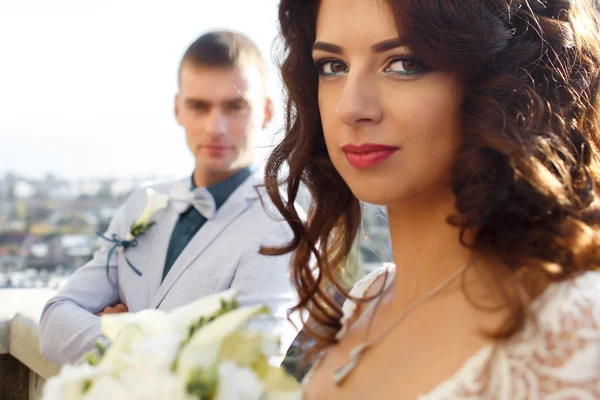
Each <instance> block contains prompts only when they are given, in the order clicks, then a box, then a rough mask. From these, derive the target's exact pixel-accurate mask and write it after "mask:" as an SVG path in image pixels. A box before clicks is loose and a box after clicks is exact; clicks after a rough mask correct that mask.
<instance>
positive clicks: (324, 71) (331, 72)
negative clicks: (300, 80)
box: [315, 58, 348, 77]
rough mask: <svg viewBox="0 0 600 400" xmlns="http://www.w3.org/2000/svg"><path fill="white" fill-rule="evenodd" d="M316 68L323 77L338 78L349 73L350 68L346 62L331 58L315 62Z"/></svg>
mask: <svg viewBox="0 0 600 400" xmlns="http://www.w3.org/2000/svg"><path fill="white" fill-rule="evenodd" d="M315 66H316V67H317V72H318V73H319V75H320V76H321V77H329V76H336V75H340V74H343V73H344V72H348V66H347V65H346V64H345V63H344V62H342V61H340V60H336V59H331V58H324V59H321V60H315Z"/></svg>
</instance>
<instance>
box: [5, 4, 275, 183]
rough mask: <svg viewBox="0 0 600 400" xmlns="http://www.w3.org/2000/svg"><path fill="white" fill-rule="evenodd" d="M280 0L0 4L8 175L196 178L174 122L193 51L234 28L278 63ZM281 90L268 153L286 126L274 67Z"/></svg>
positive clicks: (272, 88)
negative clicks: (185, 58) (209, 36)
mask: <svg viewBox="0 0 600 400" xmlns="http://www.w3.org/2000/svg"><path fill="white" fill-rule="evenodd" d="M277 3H278V0H169V1H164V0H160V1H157V0H143V1H142V0H119V1H116V0H103V1H91V0H52V1H49V0H18V1H16V0H0V176H2V175H4V174H5V173H6V172H8V171H12V172H15V173H17V174H19V175H24V176H27V177H31V178H41V177H43V176H45V175H46V174H47V173H53V174H55V175H57V176H59V177H64V178H67V179H77V178H82V177H94V178H106V177H132V176H140V175H141V176H148V175H161V176H182V175H185V174H189V173H190V172H191V170H192V169H193V165H194V163H193V158H192V156H191V154H190V153H189V151H188V150H187V147H186V146H185V139H184V133H183V130H182V129H181V128H180V127H179V126H178V125H177V123H176V121H175V118H174V116H173V97H174V95H175V94H176V91H177V69H178V65H179V61H180V59H181V56H182V55H183V52H184V51H185V49H186V48H187V46H188V45H189V44H190V43H191V42H192V41H193V40H194V39H195V38H196V37H198V36H199V35H201V34H202V33H204V32H205V31H208V30H212V29H233V30H236V31H239V32H241V33H244V34H246V35H248V36H249V37H250V38H251V39H252V40H254V41H255V42H256V43H257V45H258V46H259V47H260V49H261V51H262V52H263V55H264V56H265V58H266V59H267V60H271V56H272V54H274V50H273V41H274V39H275V37H276V34H277V30H278V25H277ZM269 91H270V94H271V96H272V98H273V100H274V103H275V106H276V111H277V114H276V118H275V120H274V122H273V123H272V124H271V127H270V129H267V130H266V131H265V132H264V134H263V136H262V138H261V139H262V140H261V143H260V145H261V146H265V147H266V148H268V146H269V145H270V144H272V143H273V142H274V135H275V132H276V131H277V130H278V129H279V128H280V126H281V123H282V119H281V115H282V112H281V106H282V103H281V85H280V83H279V79H278V75H277V72H276V70H275V67H274V66H273V64H272V63H271V76H270V82H269ZM258 154H259V157H260V158H261V159H262V158H264V157H265V156H266V154H267V150H266V149H262V150H260V151H259V152H258Z"/></svg>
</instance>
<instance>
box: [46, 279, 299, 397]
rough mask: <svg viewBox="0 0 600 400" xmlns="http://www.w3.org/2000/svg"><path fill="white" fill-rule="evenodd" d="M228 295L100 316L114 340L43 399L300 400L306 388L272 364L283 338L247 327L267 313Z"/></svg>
mask: <svg viewBox="0 0 600 400" xmlns="http://www.w3.org/2000/svg"><path fill="white" fill-rule="evenodd" d="M235 296H236V293H235V291H234V290H229V291H227V292H223V293H220V294H217V295H214V296H211V297H208V298H204V299H200V300H198V301H196V302H194V303H191V304H189V305H186V306H184V307H181V308H178V309H176V310H173V311H172V312H170V313H165V312H163V311H159V310H144V311H141V312H138V313H125V314H107V315H104V316H102V317H101V318H102V319H101V323H102V332H103V333H104V335H105V336H106V337H107V338H108V339H109V340H110V345H109V346H108V347H105V346H104V345H103V344H101V343H99V344H98V345H97V347H98V349H97V351H95V352H93V353H90V354H88V356H87V357H86V360H87V363H85V364H81V365H65V366H64V367H63V368H62V369H61V371H60V373H59V374H58V375H57V376H55V377H53V378H50V379H49V380H48V381H47V382H46V385H45V386H44V391H43V397H42V399H43V400H59V399H60V400H105V399H111V400H118V399H128V400H129V399H131V400H153V399H161V400H163V399H172V400H213V399H214V400H242V399H243V400H296V399H300V398H301V394H300V388H299V385H298V384H297V382H296V381H295V380H294V378H292V377H291V376H289V375H287V374H286V372H285V371H284V370H282V369H279V368H276V367H273V366H270V365H269V362H268V360H269V358H270V357H273V356H276V355H277V354H278V353H279V338H278V337H276V336H275V335H271V334H267V333H263V332H257V331H252V330H249V329H248V328H247V323H248V322H249V321H250V320H252V319H254V318H257V317H259V316H260V315H261V314H265V313H268V310H266V309H265V308H264V307H261V306H256V307H245V308H238V307H237V304H236V301H235Z"/></svg>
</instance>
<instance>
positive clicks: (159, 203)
mask: <svg viewBox="0 0 600 400" xmlns="http://www.w3.org/2000/svg"><path fill="white" fill-rule="evenodd" d="M146 199H147V201H146V208H144V211H142V214H141V215H140V217H139V218H138V219H137V221H134V222H133V223H132V224H131V227H130V228H129V232H127V234H126V235H125V238H124V239H123V238H121V237H119V235H117V234H116V233H113V235H112V236H111V237H106V236H104V235H103V234H100V233H98V236H100V237H101V238H102V239H104V240H106V241H108V242H110V243H112V244H113V246H112V247H111V249H110V250H109V251H108V256H107V259H106V276H107V278H108V279H109V280H110V275H109V266H110V260H111V258H112V256H113V254H114V252H115V250H118V251H119V252H120V253H125V251H127V249H128V248H130V247H136V246H137V238H138V237H139V236H141V235H143V234H144V233H146V232H147V231H148V229H150V228H151V227H152V226H153V225H154V224H155V223H156V222H155V221H151V218H152V217H153V216H154V214H155V213H156V212H157V211H159V210H162V209H164V208H167V203H168V201H169V196H167V195H165V194H162V193H158V192H156V191H155V190H153V189H150V188H147V189H146ZM125 261H126V262H127V264H128V265H129V267H131V269H132V270H133V272H135V273H136V274H137V275H139V276H142V273H141V272H140V270H138V269H137V268H136V267H134V266H133V264H132V263H131V262H130V261H129V259H127V257H125Z"/></svg>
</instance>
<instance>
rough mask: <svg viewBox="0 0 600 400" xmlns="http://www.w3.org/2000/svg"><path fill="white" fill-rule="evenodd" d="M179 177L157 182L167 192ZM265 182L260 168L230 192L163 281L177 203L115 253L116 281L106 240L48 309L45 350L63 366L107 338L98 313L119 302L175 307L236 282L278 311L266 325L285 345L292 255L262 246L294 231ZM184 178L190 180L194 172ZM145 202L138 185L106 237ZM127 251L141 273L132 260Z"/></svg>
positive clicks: (243, 299)
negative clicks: (272, 252)
mask: <svg viewBox="0 0 600 400" xmlns="http://www.w3.org/2000/svg"><path fill="white" fill-rule="evenodd" d="M176 182H182V181H176ZM176 182H169V183H164V184H159V185H154V186H152V188H153V189H154V190H156V191H157V192H162V193H165V194H168V193H169V191H170V189H171V187H172V185H173V184H174V183H176ZM261 182H262V181H261V177H260V172H256V173H254V174H253V175H252V176H250V177H249V178H248V179H247V180H246V181H245V182H244V183H242V185H240V187H238V188H237V189H236V190H235V191H234V192H233V193H232V194H231V196H230V197H229V198H228V199H227V201H226V202H225V203H224V204H223V205H222V206H221V207H220V208H219V210H218V211H217V213H216V214H215V216H214V217H213V218H212V219H210V220H208V221H207V222H206V223H205V224H204V226H202V228H200V230H199V231H198V233H197V234H196V235H195V236H194V237H193V238H192V240H191V241H190V243H189V244H188V245H187V246H186V248H185V249H184V250H183V252H182V253H181V255H180V256H179V257H178V258H177V260H176V261H175V264H174V265H173V267H172V268H171V270H170V271H169V273H168V274H167V276H166V277H165V280H164V281H162V282H161V278H162V273H163V268H164V265H165V258H166V254H167V248H168V246H169V241H170V237H171V233H172V231H173V228H174V226H175V223H176V221H177V219H178V217H179V214H178V213H177V212H176V211H175V210H173V209H172V207H171V205H169V206H168V207H167V209H164V210H160V211H158V212H157V213H156V214H155V215H154V217H153V218H152V220H154V221H156V224H155V225H154V226H153V227H152V228H151V229H150V230H149V231H148V232H146V233H145V234H144V235H143V236H140V237H139V238H138V245H137V247H132V248H129V249H128V250H127V251H126V253H125V254H122V253H120V252H115V253H114V254H113V256H112V259H111V260H110V265H109V274H110V277H111V281H112V282H114V283H115V284H116V285H111V283H110V282H109V280H108V279H107V276H106V263H107V256H108V250H109V249H110V247H111V245H110V243H108V242H106V241H104V240H102V242H103V243H102V248H101V249H100V250H99V251H97V252H96V253H95V254H94V257H93V259H92V260H91V261H90V262H88V263H87V264H86V265H84V266H83V267H81V268H79V269H77V270H76V271H75V272H74V273H73V275H72V276H71V277H70V279H69V281H68V283H67V284H66V285H65V287H64V288H62V289H61V290H60V291H59V292H58V293H57V294H56V296H54V297H53V298H52V299H50V301H49V302H48V303H47V304H46V306H45V307H44V310H43V312H42V316H41V321H40V349H41V353H42V355H43V356H44V357H45V358H47V359H48V360H49V361H51V362H53V363H55V364H57V365H61V364H64V363H73V362H77V361H78V360H80V359H81V357H82V356H83V355H84V354H85V353H86V352H88V351H90V350H92V349H93V347H94V343H95V342H96V340H97V339H99V338H103V336H102V333H101V330H100V318H99V317H97V316H96V315H95V314H96V313H98V312H100V311H102V310H103V309H104V307H106V306H109V305H114V304H116V303H118V302H119V301H120V302H123V303H124V304H125V305H126V306H127V307H128V308H129V311H130V312H136V311H140V310H143V309H147V308H157V309H160V310H165V311H169V310H171V309H173V308H175V307H178V306H180V305H183V304H186V303H189V302H191V301H193V300H195V299H198V298H200V297H203V296H206V295H209V294H212V293H215V292H219V291H223V290H226V289H229V288H236V289H237V290H238V293H239V294H238V301H239V303H240V305H241V306H246V305H249V304H264V305H266V306H268V307H269V308H270V309H271V312H272V313H273V315H274V317H275V318H274V319H273V320H270V321H266V322H265V324H267V325H268V326H263V327H261V328H262V329H268V330H270V331H272V332H275V333H278V334H280V335H282V336H283V340H282V348H283V349H284V350H285V348H287V346H288V345H289V344H290V343H291V341H292V340H293V337H294V335H295V333H296V331H295V330H294V329H293V327H292V326H291V324H290V323H289V322H288V321H287V315H286V312H287V310H288V309H289V308H290V307H291V306H293V305H294V304H295V302H296V295H295V292H294V290H293V288H292V286H291V282H290V279H289V274H288V266H289V262H290V255H284V256H277V257H272V256H263V255H260V254H259V248H260V246H261V245H278V244H284V243H287V242H289V240H290V238H291V231H290V229H289V226H288V225H287V223H285V222H284V221H282V220H281V216H280V215H279V214H278V213H277V212H276V210H275V207H274V206H273V204H272V203H271V202H270V201H269V199H268V196H267V195H266V194H265V193H264V189H263V190H260V189H259V191H260V192H261V196H260V198H262V203H261V200H260V198H259V194H258V193H257V190H256V188H255V185H257V184H260V183H261ZM184 184H185V185H186V186H188V185H189V178H186V179H185V180H184ZM263 204H264V207H263ZM145 205H146V194H145V189H140V190H137V191H135V192H134V193H133V194H132V195H131V196H130V198H129V199H128V200H127V202H126V203H125V204H124V205H123V206H122V207H121V208H120V209H119V211H118V212H117V214H116V215H115V216H114V218H113V220H112V221H111V224H110V226H109V228H108V231H107V232H106V235H105V236H107V237H110V236H112V234H113V233H116V234H117V235H119V237H121V238H124V237H125V235H126V234H127V232H128V231H129V227H130V225H131V223H132V222H133V221H135V220H137V219H138V217H139V216H140V214H141V213H142V210H143V209H144V207H145ZM124 256H127V258H128V259H129V261H131V263H132V264H133V265H134V266H135V267H136V268H137V269H138V270H140V271H141V272H142V274H143V275H142V276H138V275H137V274H136V273H135V272H134V271H133V270H132V269H131V268H130V267H129V266H128V265H127V262H126V261H125V257H124ZM115 286H116V287H115Z"/></svg>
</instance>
